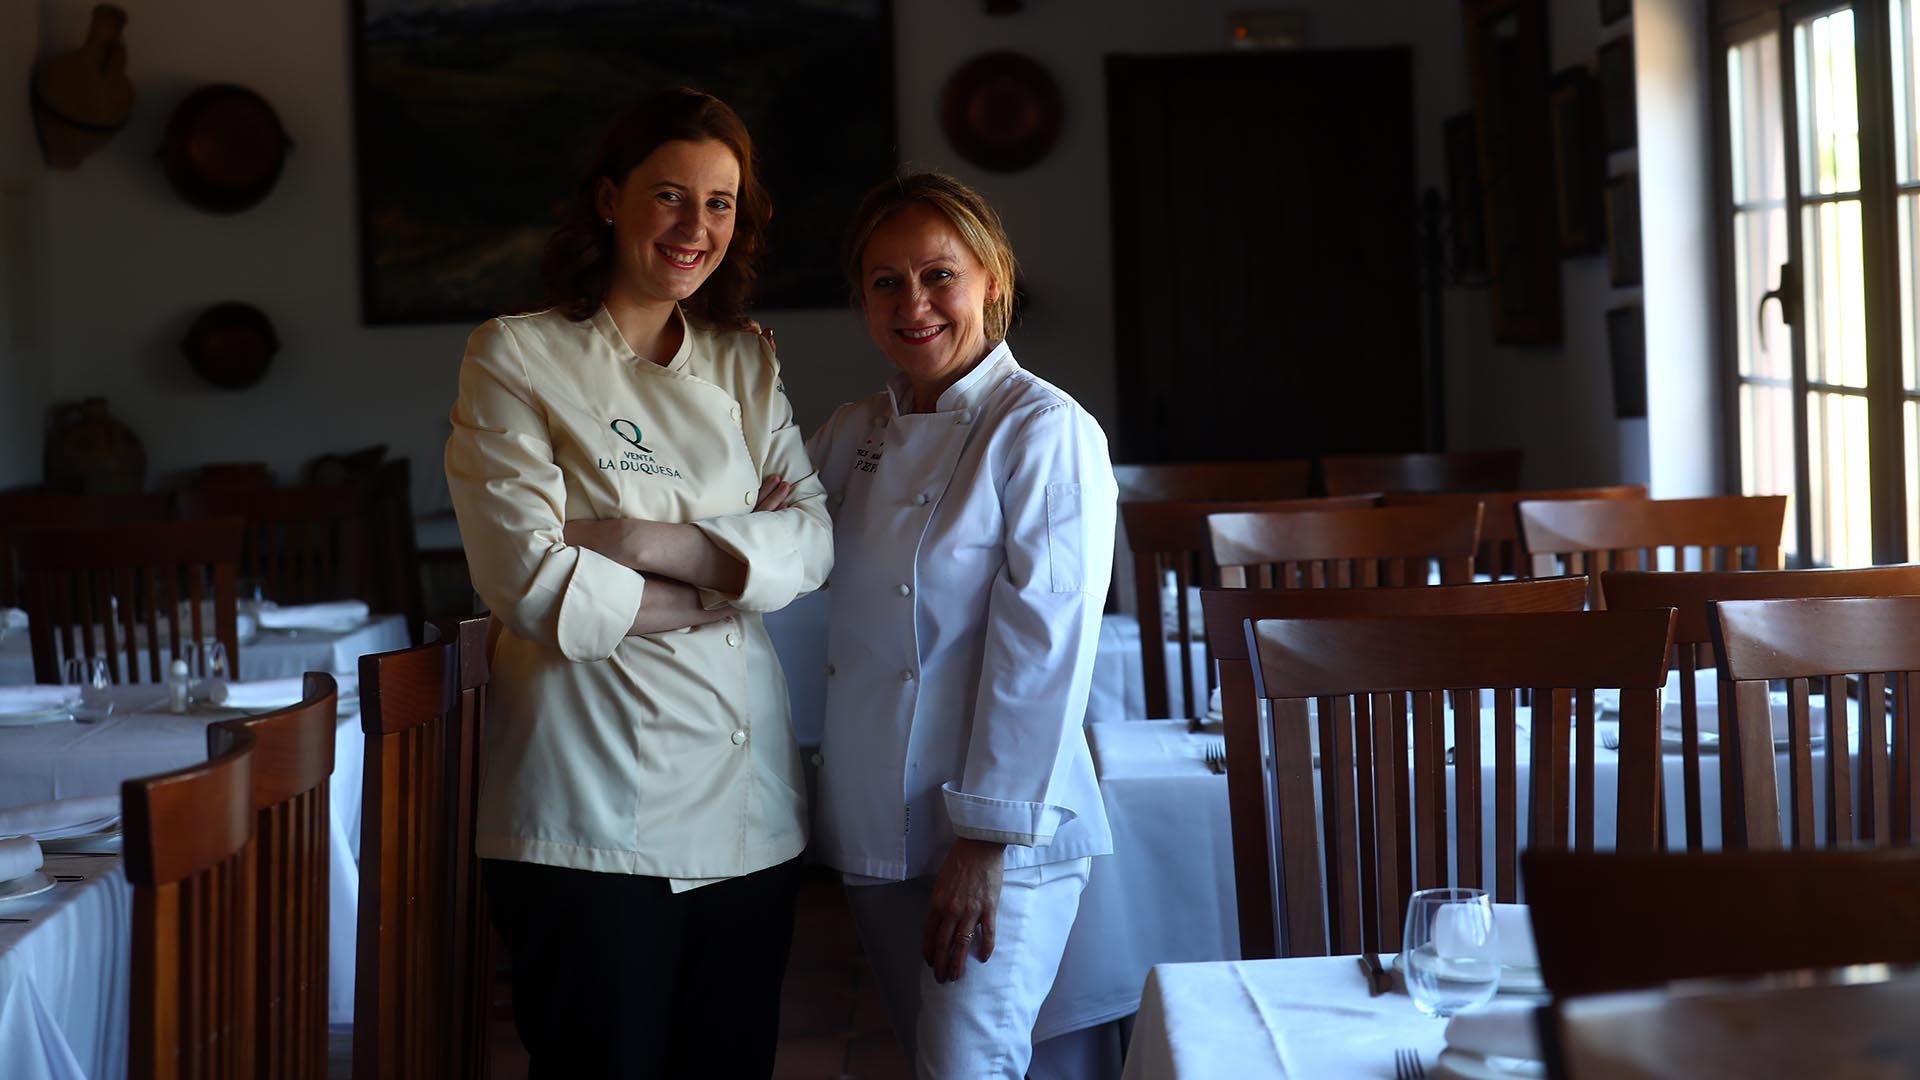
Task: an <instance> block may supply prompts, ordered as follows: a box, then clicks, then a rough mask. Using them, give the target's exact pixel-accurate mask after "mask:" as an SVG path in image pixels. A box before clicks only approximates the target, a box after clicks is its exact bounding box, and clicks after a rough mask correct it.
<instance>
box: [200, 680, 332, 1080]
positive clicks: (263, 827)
mask: <svg viewBox="0 0 1920 1080" xmlns="http://www.w3.org/2000/svg"><path fill="white" fill-rule="evenodd" d="M338 693H339V691H338V688H337V687H336V686H335V684H334V681H333V676H331V675H326V674H322V673H320V672H317V671H310V672H308V673H307V675H306V681H305V685H304V686H303V688H302V695H301V697H302V700H301V702H300V704H298V705H292V706H289V707H287V708H284V709H276V710H274V711H273V712H269V713H262V714H260V715H258V716H249V717H244V718H242V719H238V720H225V721H222V722H220V723H217V724H212V725H210V726H208V728H207V756H208V757H209V758H218V757H220V756H221V755H222V754H225V753H227V752H229V751H230V750H232V749H233V748H235V747H237V746H239V745H240V744H241V743H242V742H243V741H245V740H247V739H249V738H250V739H252V740H253V782H252V789H253V812H254V835H255V836H256V837H257V840H256V846H255V852H254V860H255V868H256V870H257V871H258V872H257V873H256V874H255V877H254V911H255V913H256V914H255V919H256V922H257V927H258V936H257V939H256V941H255V943H254V957H255V960H256V968H255V973H254V988H255V993H256V994H257V1000H256V1008H255V1010H254V1020H255V1029H254V1062H255V1066H256V1069H255V1075H257V1076H259V1077H260V1080H325V1077H326V1075H327V972H328V966H327V930H328V926H329V922H328V918H327V897H328V888H327V879H328V876H329V872H330V865H331V864H330V861H329V851H330V845H329V843H328V839H329V837H330V835H331V826H330V824H329V821H328V816H327V814H328V810H327V778H328V777H329V776H331V775H332V773H333V746H334V728H335V724H336V722H337V703H338Z"/></svg>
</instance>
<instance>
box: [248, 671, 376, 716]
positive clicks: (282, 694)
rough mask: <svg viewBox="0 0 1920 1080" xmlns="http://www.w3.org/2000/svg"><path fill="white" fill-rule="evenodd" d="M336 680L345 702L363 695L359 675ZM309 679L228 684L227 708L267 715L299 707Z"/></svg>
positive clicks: (303, 677)
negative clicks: (291, 707)
mask: <svg viewBox="0 0 1920 1080" xmlns="http://www.w3.org/2000/svg"><path fill="white" fill-rule="evenodd" d="M333 681H334V682H335V683H336V684H337V685H338V686H339V687H340V700H342V701H346V700H350V699H352V698H354V697H357V696H359V694H360V676H358V675H335V676H334V677H333ZM305 683H306V676H304V675H288V676H287V677H286V678H283V679H257V680H255V681H253V682H236V683H228V684H227V698H226V702H225V704H226V707H227V708H229V709H247V710H250V711H254V712H265V711H266V710H268V709H281V708H285V707H286V706H288V705H298V704H300V702H301V699H302V692H303V691H304V690H305Z"/></svg>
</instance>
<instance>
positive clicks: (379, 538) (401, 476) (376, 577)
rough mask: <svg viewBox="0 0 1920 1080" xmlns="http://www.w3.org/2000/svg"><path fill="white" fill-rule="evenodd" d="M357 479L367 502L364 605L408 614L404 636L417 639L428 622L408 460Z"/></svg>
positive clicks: (398, 460) (386, 464)
mask: <svg viewBox="0 0 1920 1080" xmlns="http://www.w3.org/2000/svg"><path fill="white" fill-rule="evenodd" d="M356 483H357V484H358V486H359V488H360V493H361V499H362V503H363V505H364V506H365V508H366V509H365V515H366V538H367V554H368V570H369V574H368V579H369V580H368V586H369V592H368V595H367V597H366V600H367V604H368V606H370V607H371V608H372V609H373V610H375V611H397V612H400V613H401V614H403V615H404V616H406V620H407V635H408V637H409V638H410V639H411V640H412V641H413V643H414V644H416V645H418V644H419V643H420V630H421V627H422V626H423V625H425V622H426V615H427V603H426V594H425V586H424V584H423V583H422V581H421V577H420V550H419V547H418V546H417V545H416V543H415V541H414V527H413V474H412V467H411V465H410V463H409V462H408V460H407V459H406V458H395V459H393V460H392V461H387V462H383V463H382V464H380V465H377V466H375V467H374V468H372V469H371V470H369V471H368V472H367V473H365V474H364V475H362V476H361V477H360V478H359V479H358V480H357V481H356Z"/></svg>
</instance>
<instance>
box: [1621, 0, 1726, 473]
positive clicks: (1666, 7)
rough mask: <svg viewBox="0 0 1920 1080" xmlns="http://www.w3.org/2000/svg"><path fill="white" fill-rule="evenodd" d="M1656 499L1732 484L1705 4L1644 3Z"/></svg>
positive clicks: (1640, 62) (1690, 0) (1640, 18)
mask: <svg viewBox="0 0 1920 1080" xmlns="http://www.w3.org/2000/svg"><path fill="white" fill-rule="evenodd" d="M1633 21H1634V25H1635V28H1636V30H1637V31H1638V35H1637V37H1636V47H1635V61H1636V63H1635V67H1636V82H1637V84H1638V92H1639V95H1640V108H1639V113H1640V135H1639V141H1640V223H1641V229H1642V232H1643V234H1644V238H1643V240H1642V244H1641V249H1642V251H1643V252H1644V254H1645V258H1646V286H1647V287H1646V296H1647V299H1646V311H1647V443H1648V458H1649V459H1650V465H1651V474H1652V475H1651V481H1652V484H1653V494H1654V495H1656V496H1658V497H1660V498H1680V497H1684V496H1690V495H1712V494H1716V493H1718V492H1720V491H1721V490H1722V488H1723V485H1724V482H1725V477H1726V472H1725V470H1724V469H1723V467H1722V458H1723V457H1724V456H1725V444H1724V442H1723V441H1722V438H1721V434H1720V432H1721V428H1720V424H1719V421H1720V419H1721V417H1720V401H1721V398H1720V388H1721V386H1720V384H1721V380H1722V379H1723V378H1724V377H1725V376H1724V374H1723V373H1722V371H1721V368H1720V363H1719V351H1718V350H1719V321H1718V318H1717V312H1718V309H1719V303H1718V286H1717V283H1716V281H1715V279H1714V266H1715V258H1714V256H1715V253H1716V252H1717V251H1718V244H1719V241H1718V239H1717V237H1716V236H1715V231H1714V215H1715V213H1717V211H1716V209H1715V202H1714V183H1715V181H1714V172H1713V168H1714V166H1713V162H1714V157H1713V154H1714V145H1713V114H1712V111H1711V105H1710V101H1711V99H1710V98H1708V97H1707V94H1708V92H1709V89H1710V88H1709V84H1708V76H1707V75H1706V73H1707V72H1709V71H1710V70H1711V67H1710V65H1709V63H1708V53H1707V49H1708V42H1709V40H1710V38H1711V35H1710V31H1709V27H1708V22H1707V0H1634V5H1633Z"/></svg>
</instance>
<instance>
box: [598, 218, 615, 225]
mask: <svg viewBox="0 0 1920 1080" xmlns="http://www.w3.org/2000/svg"><path fill="white" fill-rule="evenodd" d="M600 220H601V221H604V222H606V223H607V224H608V225H611V224H613V219H612V218H610V217H608V218H601V219H600Z"/></svg>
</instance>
